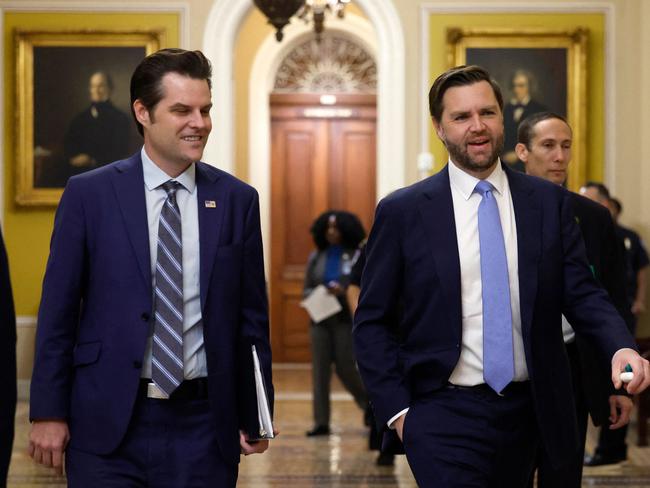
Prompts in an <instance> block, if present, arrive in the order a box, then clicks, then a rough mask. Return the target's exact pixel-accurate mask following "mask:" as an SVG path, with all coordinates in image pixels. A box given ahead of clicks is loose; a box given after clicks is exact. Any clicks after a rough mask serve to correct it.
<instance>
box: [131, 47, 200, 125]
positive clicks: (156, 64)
mask: <svg viewBox="0 0 650 488" xmlns="http://www.w3.org/2000/svg"><path fill="white" fill-rule="evenodd" d="M167 73H178V74H181V75H184V76H188V77H190V78H194V79H196V80H205V81H207V82H208V88H212V82H211V80H210V78H211V77H212V67H211V66H210V61H208V58H206V57H205V55H204V54H203V53H202V52H201V51H186V50H185V49H177V48H174V49H161V50H160V51H157V52H155V53H153V54H150V55H149V56H147V57H146V58H144V59H143V60H142V61H141V62H140V64H139V65H138V67H137V68H136V69H135V71H134V72H133V76H132V77H131V114H132V115H133V118H134V119H135V123H136V125H137V126H138V132H139V133H140V135H144V131H143V128H142V124H140V122H138V119H137V118H136V117H135V110H134V109H133V103H134V102H135V101H136V100H140V101H141V102H142V104H143V105H144V106H145V107H146V108H147V110H148V111H149V113H151V112H153V109H154V108H155V107H156V105H157V104H158V102H160V100H161V99H162V98H163V96H164V93H163V90H162V79H163V76H165V75H166V74H167Z"/></svg>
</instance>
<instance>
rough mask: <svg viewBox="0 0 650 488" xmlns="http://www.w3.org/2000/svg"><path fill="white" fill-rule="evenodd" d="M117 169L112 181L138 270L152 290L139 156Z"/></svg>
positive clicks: (122, 162) (147, 231) (147, 225)
mask: <svg viewBox="0 0 650 488" xmlns="http://www.w3.org/2000/svg"><path fill="white" fill-rule="evenodd" d="M115 169H116V171H115V172H113V173H112V181H113V188H114V189H115V194H116V197H117V202H118V205H119V207H120V211H121V213H122V218H123V219H124V224H125V226H126V231H127V234H128V236H129V240H130V241H131V245H132V246H133V252H134V253H135V256H136V259H137V261H138V268H140V273H141V275H142V278H143V279H144V282H145V285H146V286H147V287H148V288H149V289H151V257H150V253H149V223H148V221H147V202H146V199H145V195H144V175H143V173H142V160H141V159H140V153H139V152H138V153H137V154H135V155H134V156H132V157H130V158H129V159H126V160H124V161H120V162H119V163H117V164H116V165H115Z"/></svg>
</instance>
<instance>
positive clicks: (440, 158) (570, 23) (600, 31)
mask: <svg viewBox="0 0 650 488" xmlns="http://www.w3.org/2000/svg"><path fill="white" fill-rule="evenodd" d="M511 26H517V28H521V29H525V28H526V27H533V28H548V29H575V28H577V27H586V28H588V29H589V42H588V46H587V71H588V76H587V84H588V86H587V90H588V94H587V100H588V103H587V106H588V113H587V157H588V160H587V178H588V179H590V180H597V181H602V180H603V168H604V158H605V156H604V151H605V148H604V125H605V124H604V100H605V99H604V85H605V81H604V76H605V75H604V51H603V49H604V18H603V15H602V14H463V15H455V14H454V15H451V14H441V15H430V17H429V35H430V53H431V58H430V61H429V62H430V80H431V82H433V80H434V79H435V78H436V77H437V76H438V75H439V74H440V73H442V72H443V71H445V70H446V69H447V68H448V66H447V64H446V63H447V60H446V32H447V28H448V27H461V28H465V27H473V28H480V27H511ZM430 140H431V151H432V152H433V153H434V155H435V158H436V166H437V167H436V170H438V169H440V168H441V167H442V166H443V165H444V164H446V162H447V153H446V151H445V149H444V147H443V145H442V143H441V142H440V140H439V139H438V137H437V136H436V135H435V133H434V132H433V130H431V136H430Z"/></svg>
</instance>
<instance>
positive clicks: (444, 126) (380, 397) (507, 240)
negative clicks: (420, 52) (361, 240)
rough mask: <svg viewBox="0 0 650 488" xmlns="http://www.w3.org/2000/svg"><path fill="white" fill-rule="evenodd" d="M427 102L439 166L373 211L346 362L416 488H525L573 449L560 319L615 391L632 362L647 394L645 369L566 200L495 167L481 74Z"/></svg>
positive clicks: (493, 91)
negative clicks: (353, 364) (352, 352)
mask: <svg viewBox="0 0 650 488" xmlns="http://www.w3.org/2000/svg"><path fill="white" fill-rule="evenodd" d="M429 103H430V110H431V115H432V118H433V124H434V127H435V130H436V132H437V134H438V137H440V139H441V140H442V141H443V143H444V144H445V146H446V147H447V151H448V152H449V159H450V162H449V164H448V165H447V166H446V167H445V168H444V169H443V170H442V171H441V172H439V173H438V174H436V175H434V176H432V177H430V178H428V179H426V180H424V181H422V182H419V183H416V184H415V185H412V186H410V187H408V188H405V189H402V190H398V191H396V192H394V193H393V194H391V195H389V196H388V197H386V198H385V199H383V200H382V201H381V202H380V203H379V205H378V207H377V212H376V216H375V224H374V226H373V228H372V231H371V233H370V237H369V239H368V244H367V246H366V249H367V254H366V256H367V262H366V267H365V269H364V273H363V277H362V283H361V296H360V301H359V307H358V309H357V313H356V316H355V328H354V338H355V347H356V356H357V361H358V363H359V368H360V371H361V375H362V378H363V379H364V382H365V384H366V387H367V389H368V392H369V396H370V398H371V400H372V404H373V407H374V410H375V414H376V418H377V422H378V425H379V426H382V427H386V426H390V427H392V428H395V429H396V431H397V434H398V435H399V437H400V438H401V439H402V441H403V444H404V448H405V451H406V455H407V458H408V461H409V464H410V466H411V469H412V471H413V473H414V475H415V478H416V480H417V482H418V483H419V484H420V485H421V486H444V487H449V488H453V487H460V486H474V487H486V488H487V487H497V486H498V487H499V488H508V487H513V488H514V487H522V486H525V485H526V483H527V482H528V479H529V477H530V473H531V470H532V466H533V461H534V458H535V455H536V452H537V448H538V445H541V446H543V448H544V449H545V450H546V452H547V453H548V455H549V457H550V458H551V462H552V463H553V465H554V466H557V467H559V466H560V465H562V464H563V463H565V462H566V460H567V459H570V458H572V456H574V455H575V452H576V451H577V450H578V434H577V428H576V418H575V408H574V405H573V394H572V389H571V378H570V369H569V362H568V359H567V356H566V348H565V346H564V341H563V336H562V326H561V316H562V314H564V315H565V316H566V317H567V318H568V319H569V322H570V323H571V324H572V325H573V327H574V329H575V330H576V333H577V334H582V335H583V336H584V338H585V340H586V341H588V342H589V343H590V344H593V346H594V348H598V350H599V351H600V353H601V354H602V357H603V358H607V359H606V360H607V361H609V360H611V365H612V374H611V377H612V381H613V382H614V383H615V386H616V387H620V386H621V380H620V373H621V371H622V370H623V369H624V367H625V365H626V364H628V363H629V364H630V365H631V366H632V368H633V369H634V374H635V377H634V380H633V381H632V382H631V383H629V384H628V386H627V388H628V391H629V392H630V393H635V392H638V391H640V390H642V389H643V388H646V387H647V386H648V384H649V383H650V365H649V364H648V362H647V361H646V360H644V359H643V358H641V357H640V356H639V354H638V353H637V352H636V351H635V350H634V349H633V348H634V347H635V345H634V340H633V339H632V337H631V336H630V335H629V333H628V332H627V329H626V328H625V324H624V323H623V321H622V320H621V318H620V317H619V315H618V314H617V313H616V310H615V309H614V307H613V306H612V304H611V302H610V301H609V299H608V298H607V294H606V293H605V292H604V291H603V290H602V289H601V288H600V286H599V285H598V284H597V282H596V281H595V279H594V277H593V275H592V273H591V271H590V270H589V266H588V264H587V261H586V258H585V252H584V245H583V243H582V238H581V236H580V230H579V228H578V226H577V224H576V222H575V220H574V215H573V208H572V206H571V204H570V196H569V193H568V192H567V191H566V190H565V189H563V188H562V187H560V186H558V185H554V184H552V183H549V182H546V181H543V180H540V179H537V178H532V177H530V176H527V175H524V174H521V173H519V172H516V171H512V170H511V169H509V168H508V167H506V166H505V165H503V164H501V163H500V161H499V158H498V154H499V153H500V151H501V149H502V144H503V116H502V107H503V98H502V96H501V92H500V89H499V87H498V85H497V84H496V83H495V82H494V81H493V80H492V79H491V78H490V76H489V74H488V73H487V72H486V71H485V70H484V69H482V68H480V67H478V66H461V67H457V68H453V69H451V70H449V71H447V72H445V73H443V74H442V75H441V76H439V77H438V78H437V79H436V81H435V82H434V84H433V86H432V88H431V91H430V93H429ZM604 360H605V359H604Z"/></svg>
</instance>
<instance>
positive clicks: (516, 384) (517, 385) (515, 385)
mask: <svg viewBox="0 0 650 488" xmlns="http://www.w3.org/2000/svg"><path fill="white" fill-rule="evenodd" d="M445 388H447V389H449V390H470V391H485V392H491V393H495V391H494V390H493V389H492V388H491V387H490V386H489V385H487V384H486V383H481V384H480V385H474V386H462V385H454V384H452V383H447V385H445ZM521 392H530V381H513V382H512V383H508V386H506V387H505V388H504V389H503V391H502V392H501V396H505V395H508V394H516V393H521Z"/></svg>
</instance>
